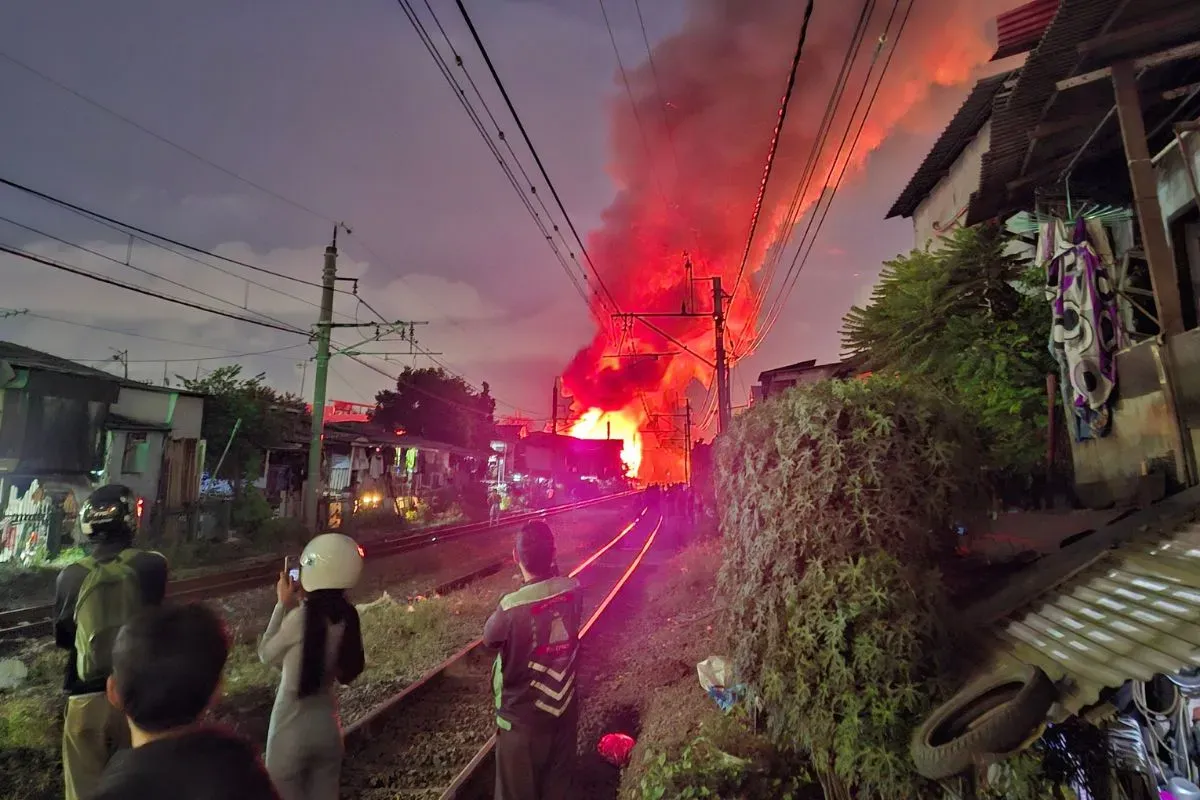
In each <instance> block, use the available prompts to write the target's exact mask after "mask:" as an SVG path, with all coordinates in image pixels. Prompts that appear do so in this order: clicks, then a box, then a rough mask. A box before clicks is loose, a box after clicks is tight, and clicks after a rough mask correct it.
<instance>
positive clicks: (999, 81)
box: [886, 72, 1015, 219]
mask: <svg viewBox="0 0 1200 800" xmlns="http://www.w3.org/2000/svg"><path fill="white" fill-rule="evenodd" d="M1014 74H1015V72H1004V73H1001V74H999V75H993V76H992V77H990V78H984V79H983V80H981V81H979V82H978V83H976V84H975V88H974V89H972V90H971V93H970V94H968V95H967V99H966V100H964V101H963V103H962V105H961V106H959V108H958V111H957V112H955V114H954V118H953V119H951V120H950V123H949V124H948V125H947V126H946V128H945V130H943V131H942V134H941V136H939V137H938V139H937V141H936V142H935V143H934V145H933V148H932V149H931V150H930V151H929V154H928V155H926V156H925V160H924V161H922V162H921V166H920V167H919V168H918V169H917V171H916V172H915V173H914V174H913V176H912V178H910V179H909V181H908V185H907V186H905V187H904V191H903V192H901V193H900V197H898V198H897V199H896V202H895V203H893V204H892V208H891V210H889V211H888V213H887V217H886V218H887V219H891V218H892V217H911V216H912V215H913V213H914V212H915V211H916V210H917V206H919V205H921V202H922V201H923V200H925V198H926V197H928V196H929V193H930V192H931V191H932V190H933V188H934V187H935V186H937V184H938V182H939V181H941V180H942V178H944V177H946V176H947V175H948V174H950V169H951V167H953V166H954V164H955V162H956V161H958V157H959V156H961V155H962V153H963V150H965V149H966V147H967V145H969V144H970V143H971V140H972V139H974V138H975V137H976V136H977V135H978V134H979V131H980V129H981V128H983V126H984V124H985V123H986V122H987V121H988V119H989V118H990V117H991V116H992V104H993V102H994V101H995V100H996V98H997V96H1001V92H1002V90H1004V89H1005V88H1006V87H1009V88H1011V86H1012V82H1013V76H1014Z"/></svg>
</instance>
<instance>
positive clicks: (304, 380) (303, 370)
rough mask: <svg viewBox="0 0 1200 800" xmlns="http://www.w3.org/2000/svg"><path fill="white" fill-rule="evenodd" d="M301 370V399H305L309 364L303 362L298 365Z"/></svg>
mask: <svg viewBox="0 0 1200 800" xmlns="http://www.w3.org/2000/svg"><path fill="white" fill-rule="evenodd" d="M296 366H297V367H299V368H300V394H299V396H300V397H304V384H306V383H308V362H307V361H301V362H300V363H299V364H297V365H296Z"/></svg>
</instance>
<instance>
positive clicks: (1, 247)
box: [0, 244, 308, 336]
mask: <svg viewBox="0 0 1200 800" xmlns="http://www.w3.org/2000/svg"><path fill="white" fill-rule="evenodd" d="M0 253H8V254H9V255H11V256H16V257H17V258H23V259H25V260H26V261H32V262H34V263H35V264H41V265H42V266H46V267H51V268H53V269H58V270H62V271H63V272H69V273H71V274H72V275H79V276H81V277H84V278H90V279H91V280H93V281H96V282H97V283H104V284H107V285H109V286H116V287H117V288H120V289H126V290H128V291H131V292H136V293H137V294H140V295H144V296H146V297H154V298H157V299H159V300H162V301H164V302H167V303H174V304H175V305H178V306H183V307H185V308H191V309H194V310H196V311H204V312H206V313H209V314H215V315H217V316H218V317H226V318H227V319H233V320H237V321H239V322H245V323H248V324H250V325H259V326H261V327H263V328H271V329H272V330H277V331H283V332H284V333H293V334H299V335H301V336H307V335H308V332H307V331H302V330H300V329H299V328H294V327H288V326H286V325H277V324H275V323H273V322H266V321H264V320H261V319H254V318H253V317H244V316H242V315H240V314H232V313H230V312H228V311H222V310H220V309H218V308H211V307H210V306H206V305H202V304H200V303H193V302H191V301H188V300H184V299H182V298H179V297H172V296H171V295H167V294H161V293H159V292H155V291H152V290H150V289H145V288H143V287H141V286H136V285H134V284H132V283H125V282H124V281H118V280H116V279H114V278H109V277H106V276H104V275H98V274H96V273H94V272H89V271H88V270H85V269H80V268H79V267H74V266H71V265H70V264H63V263H62V262H59V261H55V260H53V259H49V258H44V257H42V256H39V255H36V254H34V253H30V252H27V251H25V250H21V249H19V248H16V247H9V246H8V245H5V244H0Z"/></svg>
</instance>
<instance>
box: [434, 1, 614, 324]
mask: <svg viewBox="0 0 1200 800" xmlns="http://www.w3.org/2000/svg"><path fill="white" fill-rule="evenodd" d="M454 2H455V4H456V5H457V6H458V11H459V13H460V14H462V18H463V21H464V22H466V24H467V29H468V30H470V32H471V38H472V39H474V40H475V46H476V47H477V48H479V54H480V55H481V56H483V61H484V63H485V64H486V65H487V68H488V72H489V73H490V74H491V76H492V80H493V81H494V82H495V83H496V88H497V89H499V90H500V96H501V97H502V98H504V104H505V106H507V107H508V113H509V114H511V115H512V118H513V121H514V122H516V124H517V130H518V131H520V133H521V138H522V139H523V140H524V141H525V146H526V147H527V148H529V152H530V154H531V155H532V156H533V160H534V163H536V164H537V168H538V171H539V172H540V173H541V174H542V180H543V181H545V182H546V186H547V187H549V189H550V194H551V195H552V196H553V197H554V203H555V205H556V206H558V210H559V213H561V214H562V216H563V219H565V220H566V222H567V227H568V228H570V230H571V235H572V236H574V237H575V241H576V242H577V243H578V244H579V252H581V253H583V257H584V260H586V261H587V263H588V266H589V267H590V268H591V270H592V274H593V275H594V276H595V278H596V283H597V285H598V286H599V287H600V290H601V291H602V292H603V294H604V296H605V297H606V298H607V299H608V301H609V303H611V305H612V310H613V311H614V312H618V313H619V312H620V310H621V309H620V305H619V304H618V303H617V301H616V298H615V297H614V296H613V294H612V292H610V291H609V289H608V286H607V285H606V284H605V283H604V277H603V276H602V275H601V274H600V270H598V269H597V268H596V263H595V262H594V261H593V260H592V256H591V254H590V253H588V250H587V246H586V245H585V244H584V243H583V238H582V237H581V236H580V235H579V231H578V230H577V229H576V227H575V223H574V222H573V221H572V220H571V215H570V214H568V213H567V209H566V206H564V205H563V201H562V198H561V197H560V196H559V194H558V189H556V188H555V186H554V182H553V181H552V180H550V175H549V173H548V172H547V171H546V165H545V164H544V163H542V157H541V155H539V154H538V151H537V148H536V147H535V146H534V144H533V140H532V139H530V138H529V132H528V131H527V130H526V129H525V123H524V122H522V121H521V115H520V114H518V113H517V109H516V106H514V105H513V101H512V97H510V96H509V94H508V89H507V88H505V86H504V81H503V80H502V79H501V78H500V73H499V72H497V71H496V65H495V64H494V63H493V62H492V57H491V55H489V54H488V50H487V46H486V45H485V44H484V43H483V39H482V38H480V36H479V30H478V29H477V28H476V27H475V23H474V22H473V21H472V20H471V15H470V13H469V12H468V11H467V7H466V6H465V5H463V0H454Z"/></svg>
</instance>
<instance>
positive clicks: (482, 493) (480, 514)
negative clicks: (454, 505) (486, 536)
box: [458, 482, 491, 522]
mask: <svg viewBox="0 0 1200 800" xmlns="http://www.w3.org/2000/svg"><path fill="white" fill-rule="evenodd" d="M458 505H459V508H461V509H462V514H463V516H465V517H466V518H467V519H469V520H470V521H472V522H479V521H480V520H485V519H487V518H488V513H489V512H490V510H491V509H490V508H489V506H488V490H487V487H486V486H484V485H483V484H482V483H475V482H472V483H468V484H467V485H466V486H464V487H462V490H461V491H460V492H459V495H458Z"/></svg>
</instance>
